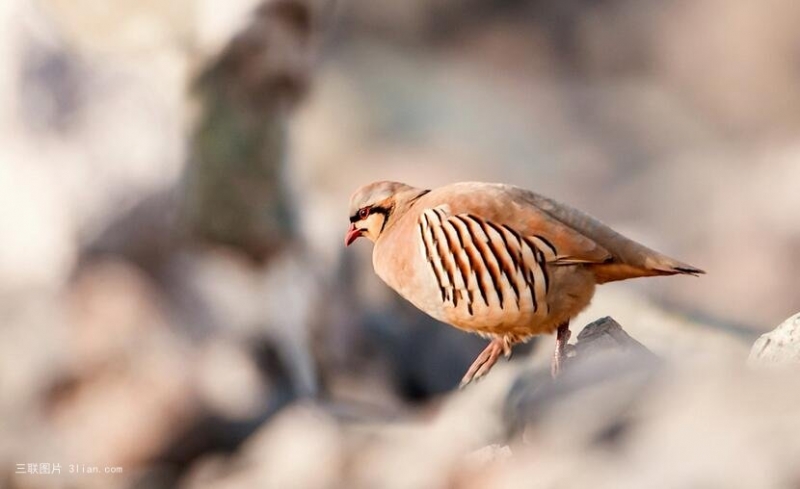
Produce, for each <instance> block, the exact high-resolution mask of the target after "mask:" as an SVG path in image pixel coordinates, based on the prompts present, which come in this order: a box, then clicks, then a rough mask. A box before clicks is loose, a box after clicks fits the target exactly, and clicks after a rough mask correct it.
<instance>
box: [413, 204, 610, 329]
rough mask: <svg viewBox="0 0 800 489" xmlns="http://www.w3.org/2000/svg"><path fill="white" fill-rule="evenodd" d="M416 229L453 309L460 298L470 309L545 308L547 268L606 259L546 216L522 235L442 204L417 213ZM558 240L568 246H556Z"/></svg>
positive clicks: (445, 296) (536, 309) (513, 229)
mask: <svg viewBox="0 0 800 489" xmlns="http://www.w3.org/2000/svg"><path fill="white" fill-rule="evenodd" d="M418 225H419V236H420V243H421V247H422V252H423V254H424V256H425V258H426V261H427V263H428V266H429V268H430V269H431V271H432V272H433V275H434V276H435V278H436V281H437V283H438V286H439V289H440V291H441V294H442V301H443V302H450V303H452V304H453V306H454V307H458V303H459V300H460V299H465V302H466V303H467V304H469V305H470V308H471V305H472V304H473V303H475V301H476V300H478V299H480V300H481V302H483V303H484V304H485V305H487V306H488V305H489V303H490V302H497V303H499V304H500V305H501V306H505V305H507V304H514V305H515V306H516V308H518V309H526V308H527V309H530V310H532V311H533V312H537V311H538V310H539V309H540V305H542V306H544V307H546V296H547V292H548V291H549V288H550V278H549V275H548V270H547V267H546V266H545V265H546V264H548V263H549V264H554V265H561V264H574V263H602V262H603V261H604V260H607V259H609V258H610V255H609V254H608V252H606V251H605V250H603V249H602V248H600V247H598V246H597V245H596V244H594V243H591V242H590V240H588V239H586V238H584V237H582V236H580V235H578V234H575V233H571V232H570V229H569V228H567V227H565V226H563V225H558V223H557V221H553V220H547V219H546V218H545V216H542V222H541V223H540V225H538V226H537V228H536V230H537V231H538V232H536V233H528V232H525V233H523V232H520V231H519V230H517V229H515V228H514V227H512V226H510V225H508V224H506V223H503V222H496V221H493V220H490V219H486V218H484V217H481V216H478V215H475V214H472V213H459V214H451V213H450V212H449V211H448V206H446V205H445V206H440V207H436V208H432V209H426V210H424V211H422V212H421V213H420V217H419V223H418ZM529 230H530V229H529ZM572 234H575V235H574V236H573V235H572ZM562 241H563V242H565V243H566V244H567V245H568V246H567V245H559V244H558V243H560V242H562ZM470 314H471V311H470Z"/></svg>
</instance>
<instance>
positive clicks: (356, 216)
mask: <svg viewBox="0 0 800 489" xmlns="http://www.w3.org/2000/svg"><path fill="white" fill-rule="evenodd" d="M362 209H363V207H362ZM390 212H391V209H390V208H388V207H383V206H377V205H376V206H374V207H370V208H369V214H383V216H384V217H388V216H389V213H390ZM360 213H361V209H359V210H357V211H356V213H355V214H353V215H352V216H350V222H358V221H362V220H363V219H362V218H361V217H360V216H359V214H360Z"/></svg>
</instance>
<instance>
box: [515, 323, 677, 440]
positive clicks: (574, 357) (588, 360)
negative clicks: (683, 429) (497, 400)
mask: <svg viewBox="0 0 800 489" xmlns="http://www.w3.org/2000/svg"><path fill="white" fill-rule="evenodd" d="M568 354H569V356H568V358H567V362H566V365H565V368H564V371H563V372H562V374H561V375H560V376H559V378H558V379H557V380H553V379H552V378H551V376H550V370H549V368H547V367H544V366H540V367H538V368H536V369H533V370H529V371H528V372H525V373H523V374H522V375H521V376H520V377H519V378H518V379H517V381H516V382H515V384H514V386H513V387H512V388H511V390H510V391H509V394H508V398H507V400H506V408H505V411H506V416H505V420H506V422H507V426H508V428H509V432H510V433H511V435H512V436H514V435H515V434H522V435H523V437H524V438H527V437H529V436H532V435H531V433H532V432H531V427H532V426H539V428H541V425H542V424H549V423H547V422H544V420H551V418H553V417H559V416H562V415H566V417H567V418H569V419H570V420H571V421H570V423H569V424H568V425H565V426H562V427H559V429H563V430H564V432H565V433H574V436H576V437H579V438H583V437H587V438H589V439H603V438H605V437H607V436H612V437H613V433H614V432H615V431H616V430H618V429H621V427H620V426H619V425H618V422H619V420H624V419H625V412H626V411H627V409H628V408H629V406H630V405H632V404H634V403H635V402H636V400H637V399H638V398H639V397H640V395H641V393H642V391H643V390H644V388H645V386H647V384H648V382H649V380H650V379H651V378H652V376H653V375H654V374H655V373H657V372H658V370H659V367H660V366H661V363H662V362H661V361H660V360H659V357H657V356H656V355H655V354H654V353H652V352H651V351H650V350H648V349H647V348H646V347H645V346H644V345H642V344H641V343H639V342H638V341H636V340H635V339H633V338H632V337H631V336H629V335H628V334H627V333H626V332H625V331H624V330H623V329H622V326H620V325H619V323H617V322H616V321H615V320H614V319H612V318H610V317H604V318H601V319H598V320H597V321H595V322H593V323H591V324H589V325H587V326H586V327H585V328H584V329H583V330H582V331H581V332H580V334H579V335H578V341H577V342H576V343H575V345H573V346H572V347H571V348H570V349H569V352H568ZM609 392H613V393H614V395H612V396H608V393H609ZM576 398H577V399H579V402H578V403H576V402H575V399H576ZM585 405H590V406H592V410H591V411H587V410H585V409H584V408H583V406H585ZM565 413H568V414H565ZM537 429H538V428H537ZM548 429H549V428H548ZM578 433H580V434H578ZM568 437H569V436H568Z"/></svg>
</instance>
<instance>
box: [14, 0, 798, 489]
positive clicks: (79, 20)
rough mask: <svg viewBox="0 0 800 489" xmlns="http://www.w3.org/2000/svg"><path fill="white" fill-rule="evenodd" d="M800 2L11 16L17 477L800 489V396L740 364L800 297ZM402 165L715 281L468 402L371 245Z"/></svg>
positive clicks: (776, 341) (618, 0) (32, 7)
mask: <svg viewBox="0 0 800 489" xmlns="http://www.w3.org/2000/svg"><path fill="white" fill-rule="evenodd" d="M798 5H800V4H798V3H797V2H795V1H791V0H770V1H768V2H751V1H747V0H734V1H729V0H700V1H696V2H677V1H672V0H667V1H663V2H639V1H633V0H612V1H607V2H599V3H598V2H588V1H582V0H580V1H573V2H561V3H558V2H556V3H552V2H551V3H547V2H538V1H534V2H455V1H451V0H437V1H435V2H434V1H430V0H409V1H402V2H399V1H394V0H377V1H376V0H356V1H352V2H336V1H327V0H318V1H317V0H266V1H262V0H226V1H222V0H202V1H190V0H177V1H171V2H152V1H144V2H142V1H133V0H119V1H114V2H108V1H107V0H69V1H66V0H41V1H38V2H28V1H25V0H4V1H2V2H0V25H2V26H3V28H2V29H0V106H2V107H3V108H4V110H2V111H0V317H2V327H0V487H9V488H39V487H44V488H51V487H52V488H66V487H81V488H83V487H86V488H93V487H97V488H101V487H102V488H109V487H141V488H148V489H149V488H158V487H165V488H166V487H186V488H195V487H197V488H201V487H202V488H206V487H229V488H234V487H281V488H283V487H364V488H373V487H389V488H391V487H398V488H408V487H425V488H430V487H540V486H541V487H550V486H553V485H567V486H608V487H618V486H620V485H622V486H633V487H642V486H665V487H667V486H669V487H675V486H712V487H714V486H723V487H753V486H758V487H796V486H797V484H798V481H800V476H799V473H798V469H797V464H796V460H798V452H797V440H800V433H798V421H797V420H798V419H800V417H798V415H797V413H798V412H800V407H799V406H798V404H800V399H798V396H800V394H798V393H800V388H798V387H800V386H797V385H795V384H796V383H797V381H796V379H794V378H793V376H792V375H791V373H788V372H784V371H783V370H782V369H777V370H773V369H763V370H762V369H752V370H748V369H747V368H745V366H744V364H745V359H746V358H747V352H748V349H749V348H750V345H751V344H752V342H753V340H754V339H755V336H756V335H757V334H759V333H762V332H764V331H766V330H768V329H770V328H772V327H773V326H774V324H776V323H777V322H778V321H779V318H783V317H785V316H786V314H787V313H788V312H790V311H796V310H797V305H798V304H797V297H796V293H795V291H796V290H798V288H800V282H798V280H799V279H798V275H797V274H795V273H790V272H787V271H791V270H794V269H797V268H798V267H800V254H798V250H800V220H798V219H797V215H796V209H798V208H800V201H799V200H798V196H800V193H798V192H796V187H797V182H798V181H799V180H800V146H798V140H800V139H798V137H797V136H798V134H800V112H799V111H797V110H796V109H795V107H797V106H798V102H800V74H798V71H797V70H796V69H795V68H796V64H797V63H796V62H795V61H796V57H797V46H798V39H800V38H798V35H799V34H798V30H797V28H796V26H797V24H798V22H799V21H800V7H798ZM373 179H396V180H405V181H408V182H409V183H413V184H415V185H420V186H436V185H439V184H442V183H445V182H450V181H456V180H493V181H506V182H513V183H517V184H519V185H522V186H526V187H529V188H532V189H535V190H538V191H540V192H542V193H544V194H548V195H551V196H553V197H555V198H558V199H560V200H563V201H566V202H568V203H571V204H573V205H575V206H578V207H580V208H583V209H586V210H588V211H590V212H591V213H593V214H596V215H597V216H598V217H601V218H602V219H603V220H605V221H607V222H609V223H610V224H612V225H613V227H615V228H617V229H619V230H620V231H622V232H624V233H626V234H628V235H630V236H631V237H633V238H636V239H639V240H641V241H643V242H645V243H647V244H649V245H651V246H652V247H654V248H657V249H660V250H663V251H664V252H667V253H668V254H671V255H675V256H676V257H678V258H681V259H683V260H686V261H687V262H689V263H692V264H694V265H697V266H699V267H701V268H704V269H706V270H707V271H708V272H709V274H708V275H707V276H704V277H702V278H700V279H690V278H669V279H659V280H655V279H654V280H637V281H631V282H630V283H624V284H613V285H608V286H604V287H601V288H600V290H599V292H598V294H597V296H596V298H595V300H594V302H593V304H592V305H591V307H590V308H589V309H587V311H585V312H584V313H583V314H582V315H581V316H580V317H578V318H576V319H575V320H574V332H575V333H576V335H578V336H577V337H578V339H579V342H578V345H577V347H576V356H575V358H574V361H573V359H571V361H570V367H569V369H568V370H567V374H566V375H565V376H564V378H563V380H562V381H561V382H559V383H558V384H553V383H552V382H551V381H550V380H549V377H548V375H547V364H548V362H549V355H550V353H551V351H552V349H551V348H552V338H541V339H539V340H538V341H535V342H532V344H529V345H525V346H524V347H522V346H521V347H518V348H516V349H515V355H514V358H513V359H512V360H511V361H510V362H508V363H505V362H503V364H502V365H498V366H497V367H496V368H495V369H494V371H493V372H492V374H491V375H490V376H489V377H488V378H487V379H486V380H485V381H483V382H481V383H478V384H477V385H474V386H471V387H470V388H468V389H466V390H464V391H460V392H454V391H453V388H454V387H455V386H456V385H457V383H458V379H459V378H460V376H461V375H462V374H463V371H464V369H465V368H466V367H467V366H468V365H469V364H470V362H471V361H472V359H473V358H474V356H475V355H476V354H477V353H478V352H479V351H480V350H481V349H482V348H483V346H484V345H485V341H484V340H482V339H481V338H478V337H476V336H469V335H466V334H463V333H461V332H459V331H456V330H454V329H453V328H448V327H445V326H443V325H441V324H438V323H436V322H435V321H433V320H432V319H430V318H427V317H424V316H422V315H420V313H419V312H418V311H416V310H415V309H414V308H413V307H411V306H410V305H408V304H406V303H405V302H403V301H401V300H399V299H398V298H397V297H396V296H394V295H393V294H391V293H390V292H389V291H388V290H387V288H386V287H383V286H382V285H381V284H379V283H378V281H377V279H376V278H375V276H374V274H373V273H372V270H371V267H370V264H369V257H368V249H369V247H368V246H366V245H362V244H361V243H359V244H358V245H357V246H354V247H351V248H350V249H348V250H347V253H346V254H345V253H344V252H343V247H342V242H341V240H342V234H343V232H344V230H345V229H346V227H347V216H346V213H347V199H348V196H349V194H350V192H352V190H353V189H354V188H356V187H357V186H358V185H360V184H362V183H365V182H367V181H369V180H373ZM605 316H610V317H613V318H615V320H616V321H618V322H619V324H620V325H622V327H623V328H624V331H622V330H621V329H618V328H617V327H615V326H612V325H611V323H608V322H605V323H596V324H595V325H594V326H592V327H591V328H590V329H589V330H588V331H587V332H585V333H583V334H582V335H581V334H579V331H578V330H579V329H580V326H582V325H584V324H589V323H592V322H594V321H595V320H596V319H597V318H599V317H605ZM787 324H789V323H787ZM794 330H796V327H795V326H791V325H788V326H783V327H781V328H779V330H776V331H775V332H773V333H771V334H770V335H768V336H767V337H766V339H761V340H759V343H758V344H757V345H756V346H755V347H754V348H753V353H752V354H751V362H752V363H755V364H760V363H774V362H780V363H786V362H787V361H789V360H792V359H795V358H796V356H795V354H796V352H797V347H796V345H795V344H794V341H796V339H795V336H796V335H793V334H792V331H794ZM592 338H596V339H595V340H592ZM597 338H599V339H597ZM601 345H605V346H604V347H603V348H600V349H601V350H604V351H605V350H608V349H609V348H610V350H611V351H612V352H616V354H612V355H607V354H605V353H602V352H601V353H595V352H593V350H595V349H596V348H598V347H599V346H601ZM620 345H627V346H625V347H624V348H622V349H620ZM639 345H641V346H639ZM637 352H638V353H637ZM647 352H649V353H647ZM620 353H621V354H620ZM790 363H791V362H790ZM95 468H97V470H98V471H99V473H94V469H95ZM106 468H108V471H107V470H106ZM56 470H58V471H59V473H57V474H53V473H52V472H54V471H56ZM46 472H50V473H46Z"/></svg>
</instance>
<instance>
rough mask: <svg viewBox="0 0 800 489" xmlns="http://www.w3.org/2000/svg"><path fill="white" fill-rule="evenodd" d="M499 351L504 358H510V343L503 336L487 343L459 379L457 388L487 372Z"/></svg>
mask: <svg viewBox="0 0 800 489" xmlns="http://www.w3.org/2000/svg"><path fill="white" fill-rule="evenodd" d="M501 353H502V354H503V355H504V356H505V357H506V358H511V343H510V342H509V341H508V339H506V338H505V337H497V338H495V339H493V340H492V341H491V342H490V343H489V345H488V346H487V347H486V348H485V349H484V350H483V351H482V352H481V354H480V355H478V357H477V358H476V359H475V361H474V362H472V365H470V367H469V369H468V370H467V373H466V374H464V377H463V378H462V379H461V383H459V384H458V388H459V389H463V388H464V387H466V385H467V384H469V383H470V382H472V381H473V380H478V379H480V378H481V377H483V376H484V375H486V374H488V373H489V370H491V369H492V367H493V366H494V364H495V363H496V362H497V359H498V358H500V354H501Z"/></svg>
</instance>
